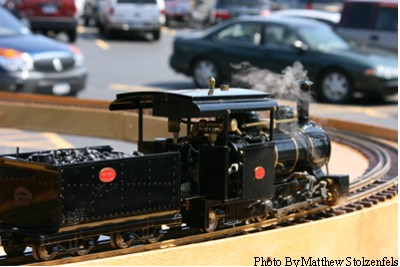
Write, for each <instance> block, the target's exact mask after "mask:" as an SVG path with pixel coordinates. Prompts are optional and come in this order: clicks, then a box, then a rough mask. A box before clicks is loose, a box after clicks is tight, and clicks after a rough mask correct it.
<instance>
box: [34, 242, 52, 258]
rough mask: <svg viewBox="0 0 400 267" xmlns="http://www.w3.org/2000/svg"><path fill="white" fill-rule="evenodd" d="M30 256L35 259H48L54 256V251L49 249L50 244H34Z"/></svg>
mask: <svg viewBox="0 0 400 267" xmlns="http://www.w3.org/2000/svg"><path fill="white" fill-rule="evenodd" d="M32 256H33V258H34V259H35V260H37V261H49V260H52V259H54V258H55V257H56V253H55V252H52V251H51V246H44V245H35V246H33V247H32Z"/></svg>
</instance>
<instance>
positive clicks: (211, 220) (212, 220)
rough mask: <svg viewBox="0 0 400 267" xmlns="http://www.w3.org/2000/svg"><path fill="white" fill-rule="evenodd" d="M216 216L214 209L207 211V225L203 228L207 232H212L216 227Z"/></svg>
mask: <svg viewBox="0 0 400 267" xmlns="http://www.w3.org/2000/svg"><path fill="white" fill-rule="evenodd" d="M218 221H219V219H218V216H217V213H216V212H215V211H214V210H210V211H209V212H208V227H207V228H204V230H205V231H206V232H208V233H211V232H214V231H215V230H216V229H217V227H218Z"/></svg>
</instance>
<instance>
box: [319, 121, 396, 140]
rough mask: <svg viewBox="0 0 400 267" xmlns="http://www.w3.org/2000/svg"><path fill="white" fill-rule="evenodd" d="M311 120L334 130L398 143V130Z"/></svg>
mask: <svg viewBox="0 0 400 267" xmlns="http://www.w3.org/2000/svg"><path fill="white" fill-rule="evenodd" d="M312 120H313V121H315V122H316V123H318V124H321V125H324V126H325V127H330V128H334V129H340V130H344V131H348V132H353V133H361V134H366V135H370V136H375V137H378V138H384V139H386V140H390V141H396V142H397V141H398V130H393V129H388V128H384V127H380V126H374V125H370V124H364V123H359V122H349V121H344V120H339V119H332V118H318V117H312Z"/></svg>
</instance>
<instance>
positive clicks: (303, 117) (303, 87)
mask: <svg viewBox="0 0 400 267" xmlns="http://www.w3.org/2000/svg"><path fill="white" fill-rule="evenodd" d="M312 85H313V83H312V82H311V81H309V80H305V81H302V82H300V94H299V96H298V98H297V121H298V123H299V125H300V126H302V125H305V124H307V123H308V119H309V108H310V88H311V86H312Z"/></svg>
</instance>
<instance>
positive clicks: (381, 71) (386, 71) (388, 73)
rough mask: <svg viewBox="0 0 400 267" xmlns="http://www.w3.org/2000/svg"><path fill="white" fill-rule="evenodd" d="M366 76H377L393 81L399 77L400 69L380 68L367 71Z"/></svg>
mask: <svg viewBox="0 0 400 267" xmlns="http://www.w3.org/2000/svg"><path fill="white" fill-rule="evenodd" d="M365 75H367V76H372V75H373V76H376V77H379V78H384V79H393V78H397V76H398V68H396V67H386V66H378V67H376V68H374V69H367V70H366V71H365Z"/></svg>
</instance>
